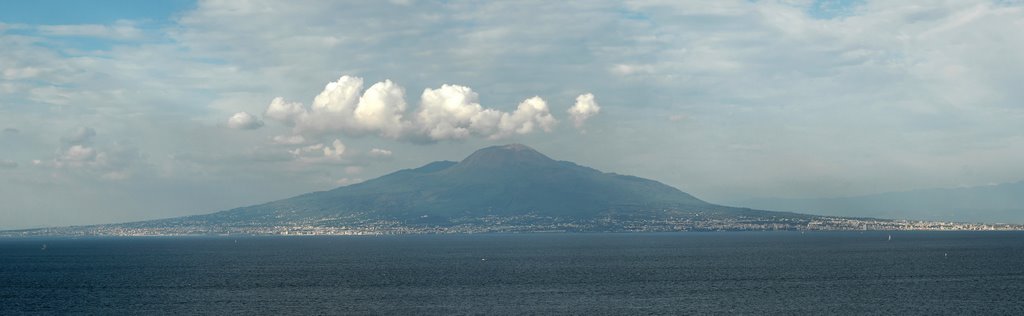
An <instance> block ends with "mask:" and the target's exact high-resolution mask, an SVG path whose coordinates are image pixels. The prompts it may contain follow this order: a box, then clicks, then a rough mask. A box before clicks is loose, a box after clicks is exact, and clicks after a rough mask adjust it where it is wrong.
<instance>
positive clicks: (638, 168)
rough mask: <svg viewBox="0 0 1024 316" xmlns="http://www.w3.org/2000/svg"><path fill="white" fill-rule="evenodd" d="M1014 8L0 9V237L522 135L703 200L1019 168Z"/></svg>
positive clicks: (392, 5)
mask: <svg viewBox="0 0 1024 316" xmlns="http://www.w3.org/2000/svg"><path fill="white" fill-rule="evenodd" d="M1020 30H1024V2H1021V1H991V0H979V1H971V0H965V1H878V2H876V1H801V0H792V1H748V0H742V1H725V0H723V1H586V2H583V1H536V2H528V1H523V2H493V3H492V2H477V1H416V0H403V1H390V2H389V1H370V2H365V1H362V2H337V1H198V2H193V1H176V0H175V1H128V0H124V1H110V0H98V1H84V0H66V1H0V47H2V49H0V130H2V131H0V228H3V229H10V228H28V227H41V226H59V225H77V224H95V223H111V222H124V221H133V220H143V219H154V218H166V217H172V216H181V215H191V214H202V213H210V212H214V211H219V210H225V209H229V208H233V207H238V206H245V205H251V204H256V203H262V202H267V201H272V200H276V199H280V198H285V197H289V196H293V195H297V194H301V193H305V192H310V191H318V190H327V189H331V188H334V187H337V186H341V185H347V184H352V183H357V182H360V181H364V180H367V179H372V178H375V177H377V176H380V175H383V174H386V173H389V172H392V171H395V170H398V169H403V168H413V167H417V166H420V165H423V164H426V163H429V162H431V161H436V160H460V159H462V158H464V157H465V156H467V155H468V154H470V153H471V152H472V151H474V150H475V149H478V148H481V147H484V146H489V145H495V144H506V143H523V144H526V145H529V146H531V147H533V148H535V149H537V150H539V151H541V152H543V153H545V154H547V155H548V156H551V157H553V158H555V159H559V160H568V161H573V162H576V163H579V164H582V165H586V166H590V167H594V168H597V169H599V170H602V171H607V172H616V173H622V174H631V175H636V176H641V177H646V178H651V179H655V180H658V181H661V182H664V183H666V184H669V185H672V186H675V187H677V188H680V189H681V190H683V191H686V192H689V193H691V194H694V195H695V196H697V197H700V198H703V199H705V200H708V201H711V202H728V201H738V200H742V199H746V198H753V197H787V198H810V197H834V196H851V195H860V194H871V193H879V192H887V191H901V190H912V189H920V188H936V187H965V186H978V185H987V184H993V183H1007V182H1015V181H1019V180H1021V179H1024V164H1022V163H1020V161H1021V157H1024V89H1021V82H1024V32H1021V31H1020Z"/></svg>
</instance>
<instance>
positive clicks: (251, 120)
mask: <svg viewBox="0 0 1024 316" xmlns="http://www.w3.org/2000/svg"><path fill="white" fill-rule="evenodd" d="M228 127H230V128H233V129H257V128H260V127H263V121H261V120H260V119H259V118H257V117H256V116H254V115H252V114H249V112H238V113H235V114H234V115H232V116H231V117H230V118H228Z"/></svg>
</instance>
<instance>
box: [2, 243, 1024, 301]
mask: <svg viewBox="0 0 1024 316" xmlns="http://www.w3.org/2000/svg"><path fill="white" fill-rule="evenodd" d="M889 236H891V237H892V238H891V240H889ZM44 244H45V245H46V247H45V250H43V249H42V247H43V246H42V245H44ZM0 284H3V286H0V299H2V301H3V302H4V304H0V314H12V313H13V314H17V313H20V312H45V313H53V312H57V313H89V314H121V313H129V312H130V313H147V314H148V313H154V314H194V313H210V314H224V313H240V314H317V313H328V314H381V313H384V314H463V313H484V314H531V313H543V314H553V313H581V314H649V313H655V314H682V313H689V314H693V313H718V314H736V313H746V314H762V313H788V314H792V313H796V314H864V313H872V314H874V313H882V314H907V313H911V314H989V315H991V314H1021V313H1024V305H1022V304H1021V294H1022V293H1024V233H1018V232H952V233H933V232H894V233H888V232H863V233H862V232H843V233H835V232H831V233H804V234H801V233H799V232H764V233H666V234H523V235H520V234H510V235H500V234H499V235H440V236H439V235H416V236H373V237H354V236H353V237H248V238H246V237H242V238H237V239H236V238H234V237H151V238H83V239H61V238H56V239H35V238H22V239H0Z"/></svg>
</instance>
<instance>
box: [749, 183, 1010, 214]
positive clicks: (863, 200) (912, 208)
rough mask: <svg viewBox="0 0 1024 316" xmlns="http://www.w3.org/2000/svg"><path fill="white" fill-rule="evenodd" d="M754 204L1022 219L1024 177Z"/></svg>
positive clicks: (751, 204)
mask: <svg viewBox="0 0 1024 316" xmlns="http://www.w3.org/2000/svg"><path fill="white" fill-rule="evenodd" d="M736 204H738V205H744V206H748V207H755V208H768V209H773V210H786V211H793V212H803V213H809V214H819V215H833V216H869V217H879V218H895V219H917V220H946V221H969V222H1004V223H1024V181H1020V182H1016V183H1006V184H999V185H989V186H979V187H969V188H947V189H927V190H914V191H906V192H889V193H881V194H873V195H864V196H853V197H838V198H821V199H773V198H764V199H751V200H746V201H741V202H738V203H736Z"/></svg>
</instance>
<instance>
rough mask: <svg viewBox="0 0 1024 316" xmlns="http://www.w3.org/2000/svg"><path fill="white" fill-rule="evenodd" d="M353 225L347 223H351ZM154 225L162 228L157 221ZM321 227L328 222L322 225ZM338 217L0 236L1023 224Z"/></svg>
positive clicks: (1006, 227) (989, 227) (1008, 227)
mask: <svg viewBox="0 0 1024 316" xmlns="http://www.w3.org/2000/svg"><path fill="white" fill-rule="evenodd" d="M349 220H351V218H349ZM156 223H160V222H159V221H157V222H156ZM325 223H330V224H329V225H328V224H325ZM338 223H339V219H337V218H325V219H319V220H304V221H300V222H293V223H279V224H275V225H245V224H244V223H232V224H227V225H225V224H203V223H190V222H187V221H181V222H172V223H163V224H160V225H158V224H154V223H153V222H137V223H124V224H108V225H92V226H69V227H54V228H39V229H28V230H14V231H2V232H0V236H3V237H19V236H21V237H30V236H71V237H76V236H77V237H82V236H218V235H222V236H223V235H226V236H236V235H237V236H274V235H276V236H321V235H322V236H331V235H339V236H340V235H400V234H486V233H573V232H591V233H593V232H714V231H1021V230H1024V225H1017V224H987V223H960V222H942V221H915V220H887V219H872V218H846V217H827V216H813V217H793V218H778V217H776V218H768V219H766V218H759V217H750V218H746V217H736V218H664V219H622V218H600V219H585V220H584V219H578V220H575V219H566V218H555V217H546V216H536V215H521V216H507V217H502V216H485V217H479V218H457V219H452V220H450V222H449V224H447V225H438V224H416V223H409V222H408V221H399V220H393V219H378V220H356V221H351V223H349V224H338Z"/></svg>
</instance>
